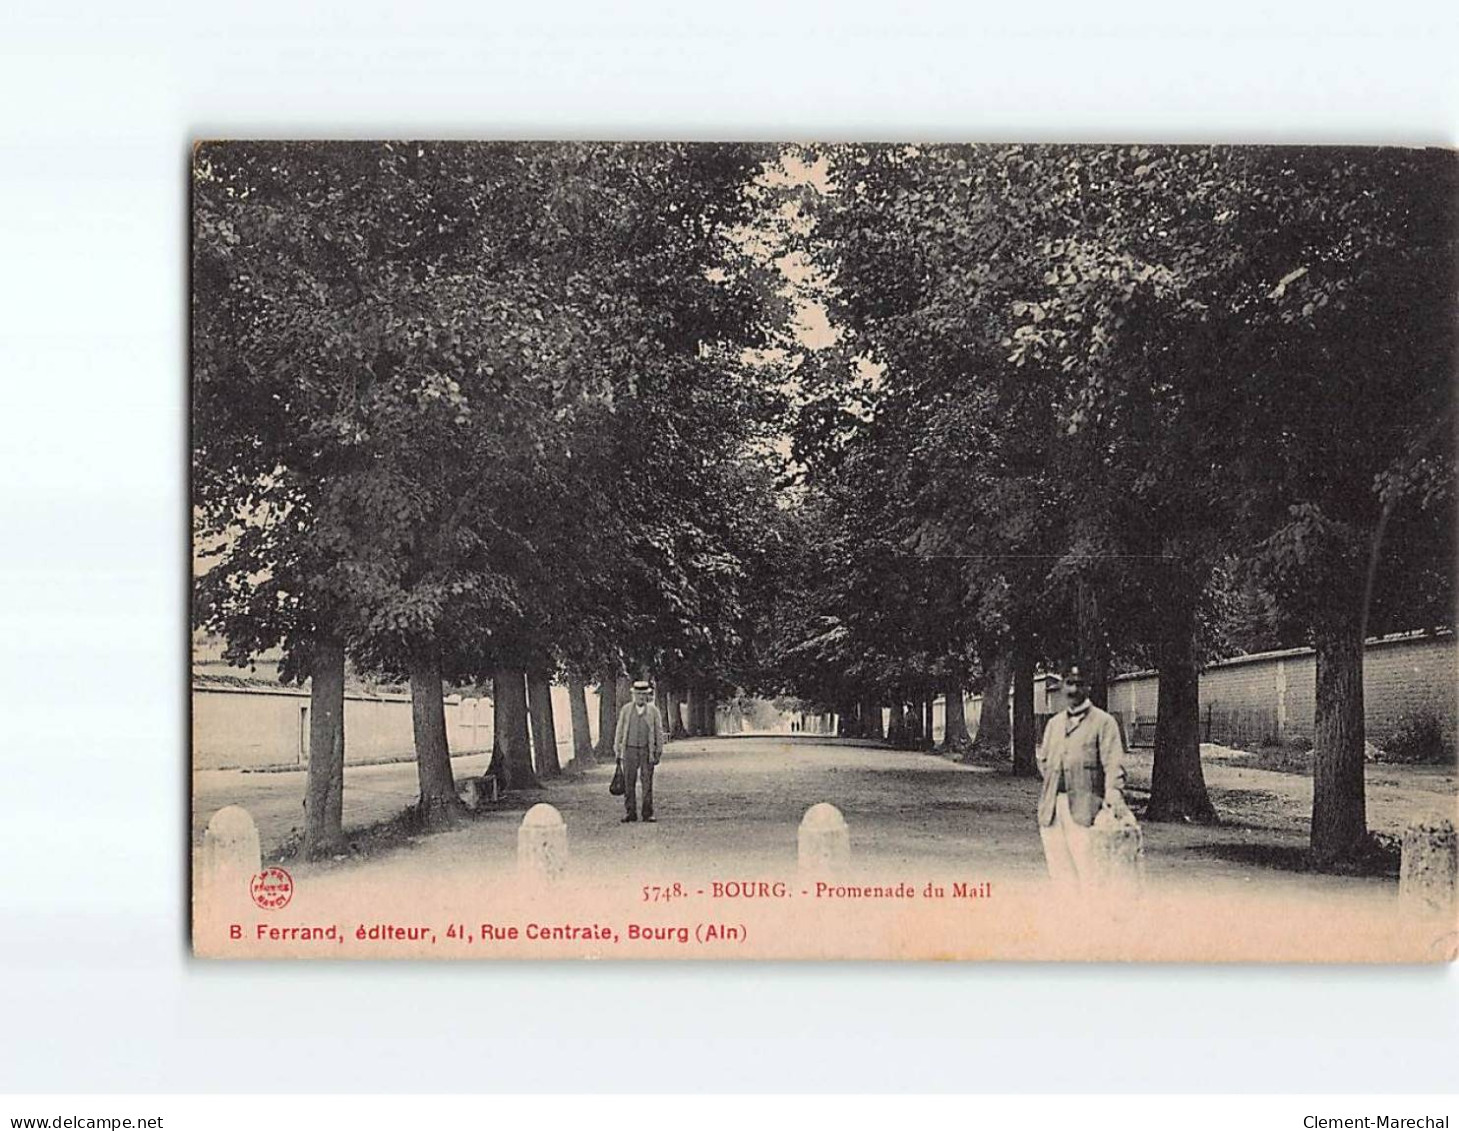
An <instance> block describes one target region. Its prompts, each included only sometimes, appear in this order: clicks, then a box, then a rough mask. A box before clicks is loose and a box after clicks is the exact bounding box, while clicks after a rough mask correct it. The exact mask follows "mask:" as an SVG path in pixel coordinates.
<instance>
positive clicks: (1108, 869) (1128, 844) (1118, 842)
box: [1087, 806, 1145, 899]
mask: <svg viewBox="0 0 1459 1131" xmlns="http://www.w3.org/2000/svg"><path fill="white" fill-rule="evenodd" d="M1089 866H1090V876H1089V882H1088V884H1087V887H1088V889H1089V890H1090V891H1093V892H1099V893H1102V894H1107V895H1112V896H1115V897H1116V898H1121V897H1122V898H1126V899H1130V898H1134V897H1136V896H1138V895H1139V894H1140V891H1141V889H1142V888H1143V887H1144V886H1145V838H1144V835H1143V834H1142V833H1141V832H1140V822H1138V821H1137V820H1135V817H1134V815H1133V814H1132V813H1129V812H1128V811H1127V812H1126V813H1125V815H1124V816H1123V817H1118V818H1117V817H1116V816H1115V815H1114V810H1112V809H1110V808H1109V807H1108V806H1106V807H1105V808H1103V809H1101V810H1100V811H1099V813H1098V814H1097V815H1096V816H1095V818H1094V824H1093V825H1092V826H1091V827H1090V830H1089Z"/></svg>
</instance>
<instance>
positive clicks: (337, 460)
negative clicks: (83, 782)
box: [190, 141, 1459, 963]
mask: <svg viewBox="0 0 1459 1131" xmlns="http://www.w3.org/2000/svg"><path fill="white" fill-rule="evenodd" d="M190 175H191V221H192V258H191V365H192V373H191V441H190V442H191V455H192V467H191V499H190V506H191V522H192V530H193V542H192V561H191V569H192V578H193V586H192V588H193V594H192V596H193V602H192V633H193V656H192V670H191V678H192V694H191V703H192V710H191V715H192V718H191V724H192V751H191V781H192V827H191V838H190V844H191V854H192V858H191V872H190V875H191V881H192V891H191V893H190V895H191V900H192V908H193V919H192V923H193V927H192V943H193V948H194V951H195V953H196V954H197V955H200V956H206V957H210V958H235V959H245V958H247V959H252V958H268V959H277V958H286V957H287V958H309V959H361V958H364V959H378V958H410V959H422V958H424V959H516V960H520V959H567V958H588V959H679V958H688V959H701V960H704V959H709V960H713V959H728V960H741V959H817V960H825V959H1000V960H1100V961H1109V960H1117V961H1263V962H1293V961H1298V962H1404V963H1412V962H1437V961H1448V960H1452V959H1453V958H1454V957H1455V954H1456V950H1459V910H1456V899H1455V872H1456V847H1455V818H1456V771H1455V750H1456V725H1459V710H1456V688H1459V663H1456V645H1455V638H1454V635H1453V625H1454V597H1455V594H1454V575H1455V528H1456V527H1455V490H1454V487H1455V425H1456V422H1455V417H1454V390H1455V384H1454V381H1455V366H1456V357H1459V349H1456V347H1459V334H1456V313H1459V303H1456V289H1459V288H1456V263H1459V223H1456V207H1459V161H1456V157H1455V154H1454V153H1453V152H1449V151H1444V150H1437V149H1433V150H1426V149H1403V148H1377V149H1358V148H1333V147H1198V146H1180V147H1170V146H1156V145H1150V146H1144V145H1113V144H1112V145H1011V144H997V145H971V144H970V145H950V144H935V145H927V144H908V143H895V144H886V143H877V144H848V143H838V144H828V145H816V144H784V143H775V144H757V143H743V144H741V143H735V144H685V143H623V142H603V143H584V142H573V143H553V142H538V143H492V142H480V143H465V142H446V143H442V142H429V141H422V142H414V141H382V142H372V143H360V142H351V143H328V142H275V141H271V142H247V141H219V142H211V141H208V142H200V143H198V144H197V145H196V146H195V147H194V151H193V154H192V164H191V170H190Z"/></svg>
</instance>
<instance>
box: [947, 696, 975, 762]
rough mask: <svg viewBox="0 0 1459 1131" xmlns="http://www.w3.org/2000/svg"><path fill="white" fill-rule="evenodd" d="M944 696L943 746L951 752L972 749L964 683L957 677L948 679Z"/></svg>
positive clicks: (962, 751)
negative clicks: (964, 701) (964, 698)
mask: <svg viewBox="0 0 1459 1131" xmlns="http://www.w3.org/2000/svg"><path fill="white" fill-rule="evenodd" d="M942 697H943V700H944V702H943V709H942V714H943V723H942V748H943V749H944V750H946V751H948V752H950V753H964V752H966V751H968V750H970V749H972V745H973V739H972V736H971V735H970V734H968V719H967V715H966V714H965V713H964V711H963V685H962V684H961V683H960V682H958V681H957V680H956V679H950V680H948V681H947V683H946V684H945V685H944V687H943V689H942Z"/></svg>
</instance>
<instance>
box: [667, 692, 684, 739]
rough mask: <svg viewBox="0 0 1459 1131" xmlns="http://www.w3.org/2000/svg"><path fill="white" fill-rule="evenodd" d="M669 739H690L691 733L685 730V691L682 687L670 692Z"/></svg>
mask: <svg viewBox="0 0 1459 1131" xmlns="http://www.w3.org/2000/svg"><path fill="white" fill-rule="evenodd" d="M669 737H670V738H688V737H689V732H688V731H687V730H685V729H684V689H683V688H681V687H676V688H674V689H673V690H671V691H670V692H669Z"/></svg>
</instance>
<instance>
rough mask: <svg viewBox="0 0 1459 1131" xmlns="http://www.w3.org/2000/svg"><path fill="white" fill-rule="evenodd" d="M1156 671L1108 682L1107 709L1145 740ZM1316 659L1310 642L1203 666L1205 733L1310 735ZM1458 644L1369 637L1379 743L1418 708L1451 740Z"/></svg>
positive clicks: (1367, 700)
mask: <svg viewBox="0 0 1459 1131" xmlns="http://www.w3.org/2000/svg"><path fill="white" fill-rule="evenodd" d="M1157 682H1158V681H1157V677H1156V675H1155V673H1153V672H1137V673H1135V674H1133V675H1127V676H1120V677H1119V678H1117V679H1116V680H1114V681H1113V682H1112V683H1111V685H1110V709H1111V710H1112V711H1114V712H1117V713H1119V714H1120V715H1121V716H1122V717H1123V718H1124V719H1125V720H1126V721H1127V724H1128V729H1129V732H1130V733H1131V735H1132V737H1133V740H1134V741H1135V742H1136V743H1137V744H1140V743H1144V742H1148V741H1149V739H1150V737H1151V735H1152V734H1153V727H1154V720H1155V704H1156V688H1157ZM1316 688H1317V663H1316V658H1315V656H1314V655H1313V653H1312V650H1311V649H1309V648H1294V649H1289V650H1286V651H1282V652H1266V653H1262V654H1259V655H1255V656H1241V657H1238V658H1236V659H1232V660H1223V661H1221V662H1219V663H1216V664H1212V665H1211V666H1210V667H1208V668H1207V669H1206V670H1205V671H1204V672H1202V673H1201V725H1202V728H1203V730H1202V737H1203V738H1204V739H1206V740H1207V741H1211V742H1220V743H1223V744H1226V745H1232V746H1252V745H1259V744H1261V743H1262V742H1282V741H1290V740H1293V739H1309V740H1310V739H1311V738H1312V727H1313V718H1314V716H1315V713H1316V701H1317V691H1316ZM1456 688H1459V652H1456V648H1455V641H1454V637H1453V635H1452V634H1447V633H1446V634H1444V635H1440V636H1401V637H1386V638H1383V639H1381V640H1370V641H1369V642H1368V647H1367V652H1366V654H1365V656H1364V660H1363V703H1364V712H1365V715H1366V719H1367V729H1368V739H1369V741H1371V742H1373V743H1375V744H1376V745H1379V746H1381V745H1382V744H1383V740H1384V739H1385V738H1387V737H1388V736H1389V735H1391V734H1393V733H1394V731H1395V730H1397V729H1398V728H1399V727H1400V726H1402V725H1403V723H1404V722H1405V721H1406V720H1408V719H1410V718H1413V717H1415V716H1416V715H1418V714H1422V713H1428V714H1432V715H1434V716H1435V717H1437V718H1438V720H1439V722H1440V724H1441V725H1442V726H1443V729H1444V735H1445V739H1446V741H1448V742H1450V743H1452V742H1454V741H1455V737H1456V732H1459V703H1456V695H1459V692H1456Z"/></svg>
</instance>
